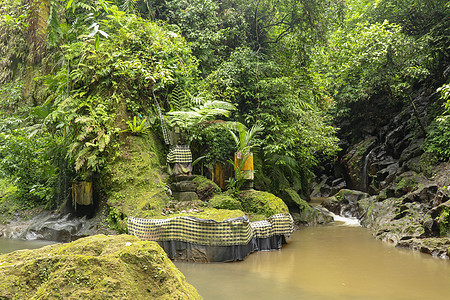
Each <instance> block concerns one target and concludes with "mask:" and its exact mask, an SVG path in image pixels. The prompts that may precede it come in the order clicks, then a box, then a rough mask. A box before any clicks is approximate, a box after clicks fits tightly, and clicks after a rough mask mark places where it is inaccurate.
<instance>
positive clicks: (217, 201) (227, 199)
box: [208, 194, 242, 210]
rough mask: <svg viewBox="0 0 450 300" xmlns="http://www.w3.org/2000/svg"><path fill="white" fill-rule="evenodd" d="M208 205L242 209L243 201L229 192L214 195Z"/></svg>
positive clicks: (219, 207)
mask: <svg viewBox="0 0 450 300" xmlns="http://www.w3.org/2000/svg"><path fill="white" fill-rule="evenodd" d="M208 206H209V207H213V208H217V209H230V210H233V209H240V210H242V205H241V202H239V201H238V200H236V199H235V198H233V197H231V196H230V195H227V194H220V195H214V197H212V198H211V199H210V200H209V203H208Z"/></svg>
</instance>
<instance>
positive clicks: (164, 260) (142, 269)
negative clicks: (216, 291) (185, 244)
mask: <svg viewBox="0 0 450 300" xmlns="http://www.w3.org/2000/svg"><path fill="white" fill-rule="evenodd" d="M0 276H1V277H2V280H1V281H0V299H27V298H33V299H88V298H89V299H201V297H200V295H199V294H198V293H197V291H196V290H195V288H194V287H192V286H191V285H190V284H189V283H187V282H186V279H185V277H184V276H183V274H181V273H180V272H179V271H178V269H177V268H176V267H175V266H174V265H173V263H172V262H171V261H170V259H169V258H168V257H167V255H166V254H165V253H164V251H163V250H162V249H161V248H160V247H159V245H158V244H157V243H155V242H147V241H140V240H139V239H137V238H136V237H132V236H128V235H120V236H104V235H98V236H92V237H88V238H83V239H80V240H77V241H75V242H72V243H68V244H56V245H51V246H46V247H44V248H41V249H37V250H22V251H16V252H13V253H9V254H5V255H1V256H0Z"/></svg>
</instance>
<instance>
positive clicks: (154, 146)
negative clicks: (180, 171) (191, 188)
mask: <svg viewBox="0 0 450 300" xmlns="http://www.w3.org/2000/svg"><path fill="white" fill-rule="evenodd" d="M162 153H163V150H162V148H161V147H160V146H159V143H158V142H157V141H156V138H155V137H154V135H153V134H151V133H150V134H148V135H144V136H142V137H136V136H131V135H128V136H127V137H126V138H124V139H123V141H122V143H121V145H120V146H119V149H118V150H117V152H116V155H115V157H114V158H111V159H110V162H109V163H108V166H107V168H106V170H105V172H104V173H105V174H104V176H103V177H102V179H101V180H102V182H101V186H102V189H103V192H104V194H105V195H106V203H107V205H108V206H109V207H110V208H112V210H111V209H110V213H109V215H110V218H109V220H110V221H112V227H117V228H118V229H120V228H121V230H122V231H123V229H124V228H123V227H124V224H126V218H127V217H128V216H135V217H142V218H150V217H155V216H159V215H160V214H161V212H162V211H163V210H164V208H165V206H166V203H167V202H168V200H169V198H168V196H167V195H166V192H165V190H164V188H163V186H164V185H165V183H166V181H167V177H166V176H167V175H165V173H164V171H163V170H162V167H161V165H162V164H161V162H162V161H163V154H162Z"/></svg>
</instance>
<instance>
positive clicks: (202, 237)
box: [128, 214, 294, 246]
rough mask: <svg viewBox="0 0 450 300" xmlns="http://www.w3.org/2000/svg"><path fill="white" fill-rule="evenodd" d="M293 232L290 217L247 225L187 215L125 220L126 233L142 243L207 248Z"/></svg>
mask: <svg viewBox="0 0 450 300" xmlns="http://www.w3.org/2000/svg"><path fill="white" fill-rule="evenodd" d="M293 231H294V222H293V220H292V217H291V215H290V214H277V215H274V216H272V217H270V218H268V219H267V220H264V221H258V222H249V219H248V218H247V216H245V215H244V216H243V217H238V218H233V219H228V220H225V221H222V222H217V221H214V220H203V219H198V218H194V217H191V216H181V217H174V218H169V219H141V218H134V217H130V218H128V232H129V234H131V235H135V236H137V237H138V238H140V239H142V240H150V241H158V242H163V241H183V242H189V243H193V244H199V245H207V246H233V245H247V244H248V243H249V242H250V240H251V239H252V238H267V237H271V236H274V235H289V234H291V233H292V232H293Z"/></svg>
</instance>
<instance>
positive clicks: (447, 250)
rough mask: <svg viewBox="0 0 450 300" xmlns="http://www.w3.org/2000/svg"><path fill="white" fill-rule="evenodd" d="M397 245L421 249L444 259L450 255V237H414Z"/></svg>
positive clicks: (416, 249)
mask: <svg viewBox="0 0 450 300" xmlns="http://www.w3.org/2000/svg"><path fill="white" fill-rule="evenodd" d="M397 247H402V248H408V249H411V250H415V251H420V252H422V253H426V254H430V255H432V256H434V257H439V258H443V259H449V257H450V238H424V239H418V238H412V239H408V240H402V241H400V242H399V243H398V244H397Z"/></svg>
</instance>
